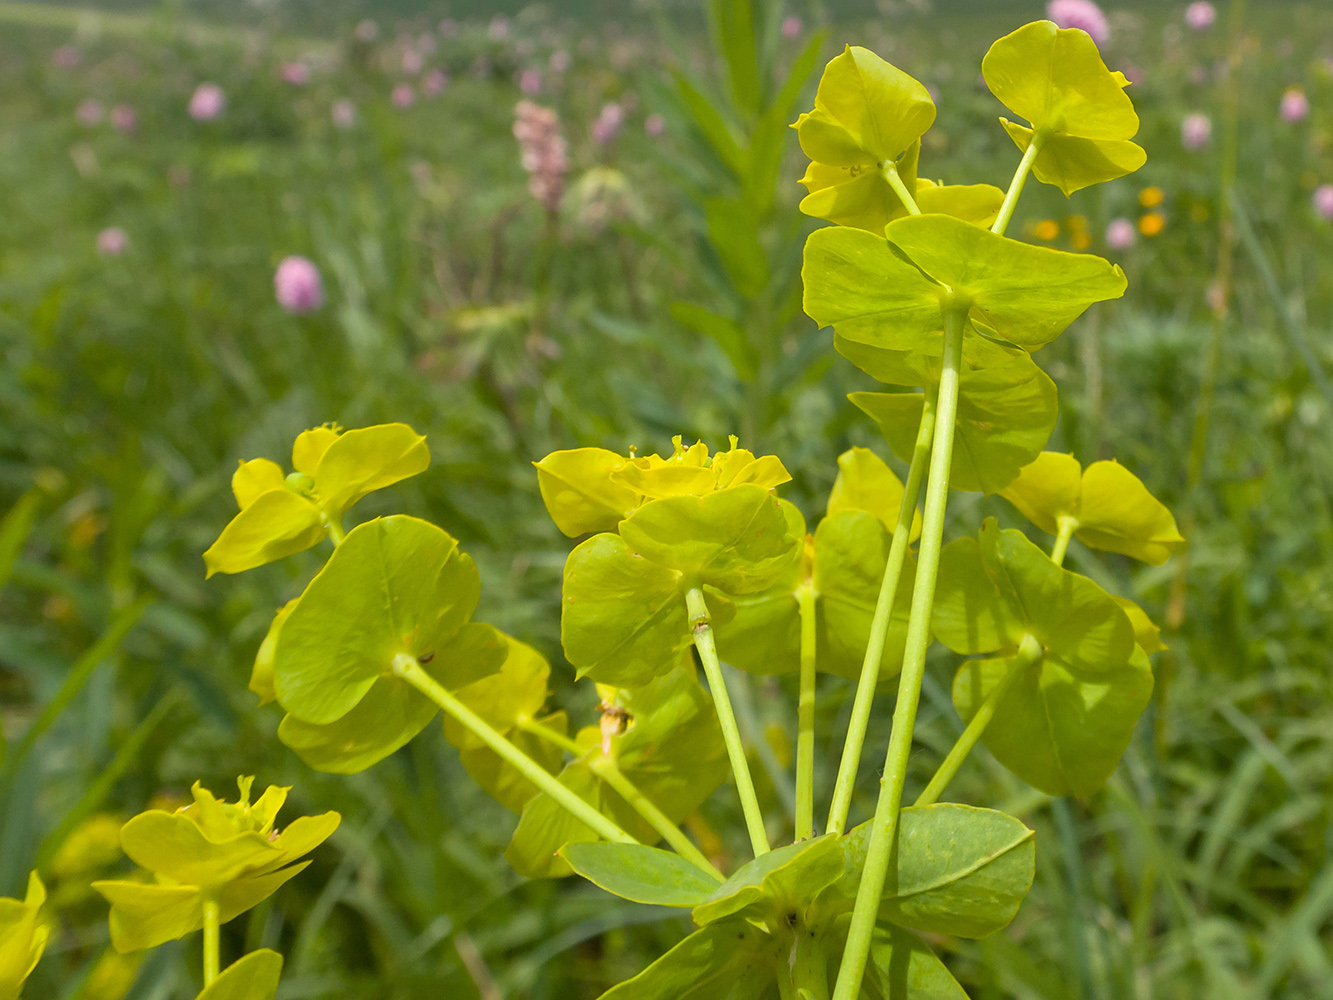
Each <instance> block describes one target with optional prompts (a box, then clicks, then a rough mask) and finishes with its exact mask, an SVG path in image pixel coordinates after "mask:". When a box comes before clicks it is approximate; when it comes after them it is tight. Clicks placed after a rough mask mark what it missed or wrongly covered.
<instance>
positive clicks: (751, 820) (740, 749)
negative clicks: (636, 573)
mask: <svg viewBox="0 0 1333 1000" xmlns="http://www.w3.org/2000/svg"><path fill="white" fill-rule="evenodd" d="M685 610H686V613H687V614H688V615H689V616H690V628H691V629H693V631H694V648H695V649H697V650H698V651H699V660H700V662H701V663H703V666H704V676H705V677H707V678H708V690H709V691H711V692H712V695H713V706H714V707H715V708H716V709H717V721H718V723H719V725H720V726H721V727H722V738H723V740H725V741H726V744H727V756H728V757H729V758H730V759H731V771H732V775H733V776H734V777H735V779H736V792H737V794H738V795H739V796H740V799H741V811H742V812H743V813H744V814H745V826H746V829H747V830H749V831H750V844H751V846H752V847H753V848H754V856H755V857H756V858H757V857H759V856H760V855H763V854H767V853H768V852H769V850H770V848H769V846H768V833H767V832H766V831H765V830H764V813H763V810H761V809H760V808H759V796H757V795H755V792H754V779H753V778H751V777H750V762H749V761H748V760H747V759H746V756H745V745H744V744H743V743H742V742H741V731H740V727H738V726H737V725H736V714H735V713H734V712H733V711H732V710H731V698H730V697H729V696H728V695H727V682H726V680H725V679H724V678H723V676H722V664H721V663H719V662H718V659H717V645H716V644H715V643H714V642H713V626H712V625H711V624H710V621H709V615H708V604H707V602H705V601H704V593H703V591H702V590H700V589H699V588H698V587H691V588H690V589H689V590H687V591H686V592H685Z"/></svg>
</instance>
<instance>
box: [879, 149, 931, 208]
mask: <svg viewBox="0 0 1333 1000" xmlns="http://www.w3.org/2000/svg"><path fill="white" fill-rule="evenodd" d="M880 173H882V174H883V175H884V179H885V180H886V181H888V182H889V187H891V188H893V193H894V194H896V195H897V196H898V200H899V201H901V202H902V203H903V207H904V208H906V209H907V211H908V214H910V215H920V214H921V208H920V206H918V205H917V203H916V196H915V195H913V194H912V192H911V191H908V190H907V185H906V184H904V183H903V179H902V178H901V177H899V176H898V164H896V163H892V162H891V163H887V164H885V165H884V166H883V167H881V168H880Z"/></svg>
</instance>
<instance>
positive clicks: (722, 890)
mask: <svg viewBox="0 0 1333 1000" xmlns="http://www.w3.org/2000/svg"><path fill="white" fill-rule="evenodd" d="M845 864H846V862H845V859H844V856H843V849H842V845H841V843H840V838H839V837H838V836H837V834H825V835H824V836H822V837H816V838H815V839H814V840H806V841H801V842H799V843H795V844H788V845H787V846H786V847H779V848H777V849H776V850H773V851H769V852H768V853H767V854H764V855H761V856H759V857H757V858H755V859H754V860H753V861H750V862H748V863H746V864H745V865H742V866H741V868H740V869H738V870H737V871H736V872H735V873H734V874H733V875H732V876H731V877H730V878H728V879H727V880H726V881H725V882H723V883H722V884H721V885H720V886H714V887H713V892H712V893H711V894H710V895H709V897H708V898H707V899H706V900H704V901H703V902H702V903H700V904H699V905H698V906H696V907H695V908H694V910H693V911H692V913H691V916H693V917H694V922H695V923H696V924H698V925H699V926H700V927H706V926H708V925H709V924H712V923H715V922H716V921H719V920H724V919H726V918H728V917H735V916H741V917H744V918H745V919H746V920H752V921H756V922H762V921H764V920H765V919H767V918H769V917H771V916H773V915H775V914H778V913H782V912H785V911H787V910H797V911H804V910H805V909H806V908H807V907H808V906H809V905H810V903H811V902H812V901H813V900H814V898H815V897H816V896H817V895H818V894H819V893H820V892H822V891H823V890H824V889H826V888H827V887H828V886H830V885H833V884H834V883H835V882H837V881H838V879H840V878H841V877H842V875H843V871H844V868H845Z"/></svg>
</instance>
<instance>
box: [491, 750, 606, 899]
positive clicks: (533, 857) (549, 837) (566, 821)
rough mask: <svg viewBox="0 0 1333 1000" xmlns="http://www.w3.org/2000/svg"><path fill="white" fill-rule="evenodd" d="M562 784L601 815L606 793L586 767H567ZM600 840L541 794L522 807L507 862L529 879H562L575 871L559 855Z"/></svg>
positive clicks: (506, 852)
mask: <svg viewBox="0 0 1333 1000" xmlns="http://www.w3.org/2000/svg"><path fill="white" fill-rule="evenodd" d="M560 784H562V785H564V786H565V787H566V788H568V789H569V790H570V791H572V792H573V793H574V794H575V795H577V796H578V797H579V798H581V799H583V801H585V802H587V803H588V804H589V805H591V806H592V807H593V808H594V809H597V810H598V811H601V808H602V800H603V796H604V795H605V794H606V792H605V790H604V788H603V786H602V783H601V782H600V781H599V780H598V778H597V776H596V775H594V774H593V773H592V771H591V770H589V769H588V768H587V767H572V766H571V767H566V768H565V770H564V771H563V772H562V773H561V775H560ZM597 839H598V837H597V834H596V832H595V831H594V830H593V829H592V827H590V826H588V825H587V824H586V823H584V822H583V821H582V820H579V819H575V818H574V816H573V814H572V813H570V811H569V810H568V809H566V808H565V807H564V806H562V805H560V803H558V802H556V800H555V799H553V798H551V797H550V796H549V795H546V794H541V795H537V796H536V797H534V798H532V799H530V800H528V802H527V804H526V805H524V806H523V813H522V815H520V816H519V820H518V826H517V827H516V828H515V829H514V835H513V836H512V837H511V838H510V839H509V846H508V847H506V848H505V860H506V861H508V862H509V865H510V867H511V868H513V869H514V871H516V872H518V874H520V875H522V876H524V877H526V878H560V877H562V876H564V875H568V874H570V873H571V872H572V871H573V869H572V868H570V866H569V863H568V862H567V861H565V859H564V858H562V857H560V856H559V855H558V853H557V852H559V851H560V849H561V848H563V847H565V846H566V845H568V844H572V843H579V842H582V841H592V840H597Z"/></svg>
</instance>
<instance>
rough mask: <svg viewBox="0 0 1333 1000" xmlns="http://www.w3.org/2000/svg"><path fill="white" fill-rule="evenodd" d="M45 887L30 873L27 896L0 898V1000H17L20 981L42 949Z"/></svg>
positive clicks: (24, 977)
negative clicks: (41, 918)
mask: <svg viewBox="0 0 1333 1000" xmlns="http://www.w3.org/2000/svg"><path fill="white" fill-rule="evenodd" d="M45 902H46V887H45V886H44V885H42V880H41V879H40V878H38V877H37V873H36V872H33V873H32V874H30V875H29V876H28V892H27V895H26V896H25V897H24V898H23V899H21V900H19V899H0V1000H18V995H19V994H20V993H21V992H22V991H23V983H24V981H25V980H26V979H27V978H28V976H30V975H31V974H32V970H33V969H35V968H37V963H38V962H39V961H40V960H41V957H42V952H43V951H45V950H46V939H47V937H48V935H49V933H50V930H49V928H48V927H47V925H46V924H45V923H42V922H41V920H40V914H41V909H42V905H43V904H44V903H45Z"/></svg>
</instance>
